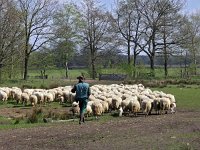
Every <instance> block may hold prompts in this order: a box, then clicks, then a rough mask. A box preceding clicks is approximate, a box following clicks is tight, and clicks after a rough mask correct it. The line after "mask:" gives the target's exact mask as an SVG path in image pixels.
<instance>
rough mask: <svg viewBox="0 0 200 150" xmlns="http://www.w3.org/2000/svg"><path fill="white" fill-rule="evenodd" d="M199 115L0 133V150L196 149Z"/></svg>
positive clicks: (199, 139)
mask: <svg viewBox="0 0 200 150" xmlns="http://www.w3.org/2000/svg"><path fill="white" fill-rule="evenodd" d="M199 116H200V111H187V110H178V112H177V113H176V114H166V115H151V116H148V117H144V116H143V115H139V116H138V117H121V118H119V117H113V119H111V120H108V121H103V120H101V118H100V120H99V121H97V120H93V121H86V123H85V124H81V125H79V124H78V122H70V123H69V122H68V123H67V122H63V123H53V124H51V125H50V126H46V127H34V128H26V129H12V130H3V131H0V149H2V150H11V149H15V150H29V149H31V150H34V149H42V150H56V149H59V150H66V149H75V150H79V149H80V150H81V149H85V150H95V149H106V150H110V149H114V150H116V149H117V150H118V149H119V150H127V149H130V150H138V149H148V150H151V149H159V150H168V149H199V147H200V117H199Z"/></svg>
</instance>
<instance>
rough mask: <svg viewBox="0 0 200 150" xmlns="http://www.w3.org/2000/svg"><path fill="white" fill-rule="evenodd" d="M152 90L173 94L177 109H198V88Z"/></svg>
mask: <svg viewBox="0 0 200 150" xmlns="http://www.w3.org/2000/svg"><path fill="white" fill-rule="evenodd" d="M153 90H159V91H163V92H165V93H171V94H173V95H174V96H175V98H176V102H177V107H179V108H186V109H197V108H200V88H194V87H191V88H179V87H173V86H171V87H166V88H153Z"/></svg>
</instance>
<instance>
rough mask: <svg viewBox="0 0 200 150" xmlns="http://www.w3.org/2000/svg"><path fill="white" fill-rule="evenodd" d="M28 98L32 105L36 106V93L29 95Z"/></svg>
mask: <svg viewBox="0 0 200 150" xmlns="http://www.w3.org/2000/svg"><path fill="white" fill-rule="evenodd" d="M29 100H30V102H31V105H32V106H36V105H37V103H38V98H37V96H36V95H30V98H29Z"/></svg>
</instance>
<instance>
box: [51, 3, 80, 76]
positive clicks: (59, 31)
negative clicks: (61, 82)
mask: <svg viewBox="0 0 200 150" xmlns="http://www.w3.org/2000/svg"><path fill="white" fill-rule="evenodd" d="M79 15H80V14H79V12H78V11H77V7H76V5H75V4H73V3H66V4H64V7H61V9H59V10H58V11H56V13H55V15H54V17H53V33H54V36H55V40H54V42H53V47H55V57H56V58H59V62H61V63H62V64H61V66H62V67H64V68H65V76H66V78H68V77H69V76H68V62H69V61H70V60H71V59H72V56H73V55H74V53H75V49H76V47H77V45H78V44H79V43H80V41H79V40H80V38H79V37H78V33H77V28H78V24H79V23H80V22H79V21H80V18H79Z"/></svg>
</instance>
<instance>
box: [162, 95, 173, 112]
mask: <svg viewBox="0 0 200 150" xmlns="http://www.w3.org/2000/svg"><path fill="white" fill-rule="evenodd" d="M170 103H171V102H170V99H169V98H161V99H160V110H161V115H162V114H163V111H164V110H165V114H167V111H168V110H170Z"/></svg>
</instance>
